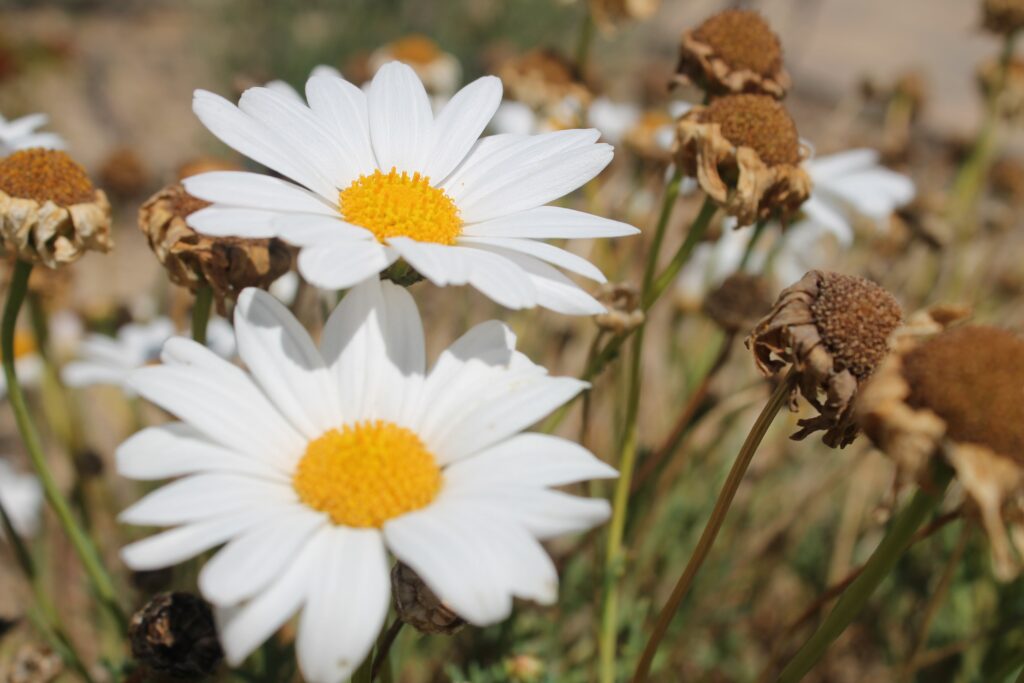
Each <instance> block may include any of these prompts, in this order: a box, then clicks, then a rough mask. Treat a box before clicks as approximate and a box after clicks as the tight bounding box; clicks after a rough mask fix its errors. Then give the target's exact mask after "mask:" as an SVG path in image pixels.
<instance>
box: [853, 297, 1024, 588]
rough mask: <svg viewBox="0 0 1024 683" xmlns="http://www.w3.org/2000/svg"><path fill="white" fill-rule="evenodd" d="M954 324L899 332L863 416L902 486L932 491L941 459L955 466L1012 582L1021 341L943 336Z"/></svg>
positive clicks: (1017, 531)
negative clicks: (917, 483) (911, 481)
mask: <svg viewBox="0 0 1024 683" xmlns="http://www.w3.org/2000/svg"><path fill="white" fill-rule="evenodd" d="M952 320H953V318H952V317H946V318H942V317H941V316H939V320H932V325H931V326H929V327H921V326H919V327H918V329H916V330H914V329H908V330H905V331H901V333H900V334H899V335H898V336H897V337H896V344H895V349H894V352H893V354H892V355H891V356H890V357H889V358H887V359H886V361H885V362H884V363H883V364H882V365H881V367H880V368H879V370H878V373H877V374H876V376H875V377H874V378H872V380H871V381H870V382H868V383H867V384H866V385H865V386H864V389H863V391H862V392H861V396H860V398H859V399H858V401H857V414H858V417H859V420H860V422H861V424H862V425H863V427H864V431H865V433H866V434H867V435H868V437H870V438H871V440H872V441H873V442H874V443H875V444H876V445H877V446H878V447H879V448H881V449H882V450H883V451H885V452H886V453H887V454H889V455H890V456H891V457H892V458H893V459H894V460H895V461H896V463H897V465H898V466H899V468H900V472H901V474H902V475H903V476H909V477H913V478H915V479H918V480H923V481H925V482H926V481H927V478H928V474H929V469H930V467H929V465H930V463H931V462H932V459H933V458H935V457H943V458H944V459H945V460H946V461H948V462H949V464H950V465H952V466H953V469H954V470H955V471H956V475H957V479H958V480H959V482H960V484H961V485H962V486H963V489H964V491H965V493H966V494H967V495H968V497H969V498H970V499H971V501H973V503H974V504H975V505H976V506H977V509H978V511H979V512H980V514H981V518H982V522H983V523H984V526H985V529H986V530H987V532H988V535H989V538H990V540H991V543H992V554H993V563H994V566H995V570H996V574H997V575H998V576H999V577H1000V578H1002V579H1004V580H1007V579H1010V578H1013V577H1014V576H1016V575H1017V573H1018V572H1019V570H1020V563H1019V561H1017V560H1016V559H1015V558H1014V553H1013V551H1012V549H1011V542H1012V544H1013V545H1015V546H1016V550H1017V553H1018V554H1020V555H1024V524H1022V522H1024V428H1022V425H1024V401H1022V399H1024V338H1022V337H1020V336H1019V335H1017V334H1014V333H1012V332H1009V331H1007V330H1002V329H999V328H995V327H986V326H980V325H966V326H961V327H953V328H950V329H946V330H943V331H938V332H937V330H942V328H944V327H946V326H947V325H948V324H949V323H950V322H951V321H952ZM1007 527H1009V528H1010V531H1011V533H1009V534H1008V533H1007ZM1011 539H1012V541H1011Z"/></svg>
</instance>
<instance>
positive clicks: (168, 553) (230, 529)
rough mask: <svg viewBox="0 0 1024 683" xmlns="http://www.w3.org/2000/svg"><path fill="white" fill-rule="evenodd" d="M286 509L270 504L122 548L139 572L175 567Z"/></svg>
mask: <svg viewBox="0 0 1024 683" xmlns="http://www.w3.org/2000/svg"><path fill="white" fill-rule="evenodd" d="M283 509H285V508H284V507H283V506H280V505H268V506H267V507H265V508H263V509H261V510H243V511H241V512H236V513H233V514H229V515H222V516H220V517H214V518H213V519H204V520H202V521H199V522H195V523H193V524H187V525H185V526H180V527H178V528H176V529H171V530H170V531H164V532H162V533H159V534H154V535H153V536H149V537H148V538H144V539H142V540H141V541H136V542H135V543H130V544H129V545H126V546H125V547H124V548H123V549H122V550H121V559H123V560H124V563H125V564H126V565H128V567H129V568H131V569H134V570H135V571H147V570H150V569H161V568H163V567H172V566H174V565H176V564H179V563H181V562H184V561H185V560H188V559H191V558H193V557H195V556H196V555H199V554H200V553H203V552H206V551H207V550H209V549H210V548H214V547H216V546H218V545H220V544H221V543H224V542H225V541H227V540H228V539H231V538H234V537H235V536H237V535H238V534H241V533H244V532H245V531H246V530H247V529H249V528H250V527H253V526H255V525H258V524H262V523H263V522H265V521H266V520H268V519H271V518H273V517H274V516H276V515H277V514H279V513H280V512H281V511H282V510H283Z"/></svg>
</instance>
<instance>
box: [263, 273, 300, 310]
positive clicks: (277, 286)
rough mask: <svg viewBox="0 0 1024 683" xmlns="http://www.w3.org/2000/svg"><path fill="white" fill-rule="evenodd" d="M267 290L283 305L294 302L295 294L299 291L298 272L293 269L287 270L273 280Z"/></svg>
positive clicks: (289, 304)
mask: <svg viewBox="0 0 1024 683" xmlns="http://www.w3.org/2000/svg"><path fill="white" fill-rule="evenodd" d="M267 291H268V292H270V293H271V294H273V295H274V297H276V298H277V300H278V301H280V302H281V303H283V304H284V305H285V306H291V305H292V303H294V302H295V296H296V295H297V294H298V293H299V274H298V273H296V272H295V271H294V270H290V271H288V272H287V273H285V274H284V275H282V276H281V277H279V278H277V279H276V280H274V283H273V284H272V285H270V288H269V289H268V290H267Z"/></svg>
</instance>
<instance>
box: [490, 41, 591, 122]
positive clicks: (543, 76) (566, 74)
mask: <svg viewBox="0 0 1024 683" xmlns="http://www.w3.org/2000/svg"><path fill="white" fill-rule="evenodd" d="M498 76H500V77H501V82H502V83H503V84H504V85H505V87H506V88H507V89H508V95H509V97H511V98H512V99H513V100H516V101H518V102H522V103H524V104H527V105H529V106H530V107H533V108H534V109H537V110H544V109H545V108H551V107H557V106H559V105H560V104H561V103H563V102H566V101H570V102H574V103H576V104H577V105H578V106H580V107H583V108H585V107H587V106H588V105H589V104H590V100H591V99H592V98H593V94H592V93H591V92H590V89H589V88H588V87H587V86H586V85H585V84H584V83H583V80H582V78H581V76H580V73H579V69H578V68H577V67H576V65H575V64H573V63H572V62H571V61H570V60H569V59H568V58H566V57H565V56H564V55H563V54H562V53H560V52H558V51H557V50H553V49H550V48H536V49H534V50H530V51H529V52H526V53H524V54H522V55H519V56H517V57H513V58H511V59H508V60H506V61H504V62H503V63H502V64H501V66H500V67H499V68H498Z"/></svg>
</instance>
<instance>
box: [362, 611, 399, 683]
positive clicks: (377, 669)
mask: <svg viewBox="0 0 1024 683" xmlns="http://www.w3.org/2000/svg"><path fill="white" fill-rule="evenodd" d="M404 625H405V622H404V621H402V620H401V619H399V618H398V617H395V620H394V621H393V622H392V623H391V626H389V627H388V629H387V630H386V631H384V633H382V634H381V635H380V638H378V639H377V651H376V652H375V653H374V655H373V666H372V667H371V668H370V681H371V683H372V682H373V681H375V680H377V677H378V676H381V677H382V680H389V679H390V678H391V673H390V671H391V659H390V655H391V646H392V645H394V644H395V639H396V638H398V633H399V632H400V631H401V630H402V626H404Z"/></svg>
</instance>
